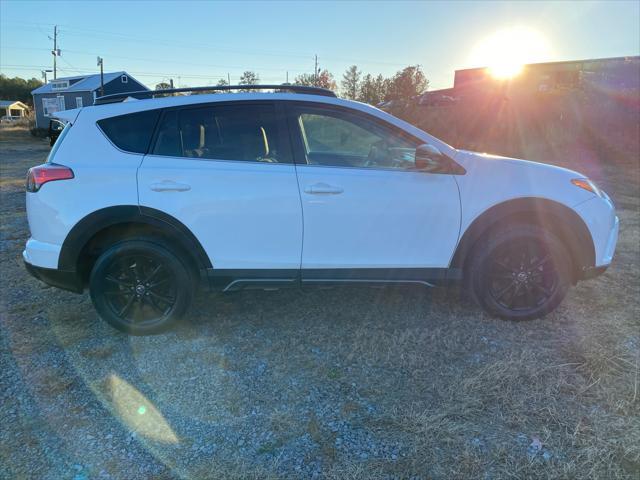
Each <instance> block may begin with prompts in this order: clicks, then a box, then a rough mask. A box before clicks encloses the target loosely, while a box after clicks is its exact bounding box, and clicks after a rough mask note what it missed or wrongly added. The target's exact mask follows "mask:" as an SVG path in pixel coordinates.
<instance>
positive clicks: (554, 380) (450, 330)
mask: <svg viewBox="0 0 640 480" xmlns="http://www.w3.org/2000/svg"><path fill="white" fill-rule="evenodd" d="M48 150H49V148H48V145H47V142H46V141H45V140H41V139H35V138H32V137H30V136H28V135H27V134H26V132H24V131H19V130H4V131H0V168H1V172H0V173H1V177H0V209H1V222H2V223H1V226H0V233H1V237H0V241H1V249H0V257H1V268H2V271H1V275H0V282H1V284H0V287H1V288H0V294H1V303H0V327H1V334H2V335H1V338H0V399H1V403H0V425H1V428H0V478H38V479H49V478H50V479H65V478H68V479H89V478H105V479H108V478H114V479H115V478H117V479H120V478H122V479H139V478H140V479H142V478H156V479H173V478H216V479H218V478H363V479H365V478H366V479H370V478H416V479H421V478H470V477H473V478H487V479H489V478H638V475H639V474H640V392H639V391H638V362H639V359H640V323H639V320H638V319H639V318H640V311H639V310H640V309H639V305H638V298H639V296H638V294H640V281H639V275H638V261H639V254H640V245H639V239H640V236H639V225H638V223H639V217H640V215H639V210H638V207H639V195H638V185H639V183H638V165H637V155H636V156H635V157H630V159H629V161H628V163H625V164H623V166H622V167H618V168H617V169H615V172H616V173H615V174H613V173H611V172H613V171H614V169H613V168H609V169H607V168H601V169H599V173H600V174H599V176H597V177H596V178H598V180H600V181H601V183H602V184H603V185H604V186H605V188H607V189H608V191H610V192H611V193H612V196H613V198H614V200H615V201H616V204H617V205H618V208H619V213H620V217H621V222H622V232H621V238H620V244H619V249H618V255H617V257H616V260H615V262H614V265H613V266H612V268H610V269H609V271H608V272H607V273H606V274H605V275H604V276H602V277H600V278H598V279H595V280H593V281H590V282H584V283H581V284H580V285H579V286H578V287H576V288H574V289H572V291H571V292H570V294H569V296H568V298H567V300H566V301H565V302H564V303H563V305H561V307H560V308H559V309H558V310H557V311H556V312H554V313H553V314H551V315H549V316H548V317H547V318H545V319H542V320H536V321H532V322H527V323H509V322H503V321H499V320H496V319H492V318H489V317H487V316H486V315H484V314H483V313H481V312H480V311H479V310H478V309H477V308H476V307H475V306H473V305H471V304H470V303H468V302H467V301H465V300H463V299H461V295H460V293H459V292H457V291H456V290H445V289H434V290H423V289H420V288H416V289H403V290H399V289H391V288H386V289H363V288H344V289H326V290H320V289H318V290H300V291H298V290H284V291H277V292H240V293H234V294H228V295H209V294H207V295H205V294H203V295H201V296H200V297H199V298H198V301H197V302H196V306H195V308H194V309H193V311H192V312H191V314H190V316H189V318H188V319H187V320H186V321H185V322H183V324H182V325H180V326H179V327H178V328H176V329H175V330H174V331H172V332H169V333H167V334H163V335H158V336H153V337H145V338H137V337H128V336H125V335H123V334H120V333H118V332H116V331H114V330H112V329H111V328H109V327H108V326H107V325H105V324H103V323H102V322H101V321H100V320H99V319H98V318H97V316H96V314H95V312H94V310H93V308H92V306H91V303H90V300H89V298H88V295H86V294H85V295H75V294H72V293H67V292H63V291H61V290H57V289H54V288H49V287H47V286H45V285H44V284H42V283H40V282H38V281H37V280H35V279H33V278H31V277H30V276H29V275H28V274H27V273H26V272H25V270H24V268H23V266H22V260H21V251H22V249H23V246H24V242H25V240H26V238H27V237H28V227H27V222H26V217H25V210H24V189H23V182H24V176H25V172H26V170H27V168H28V167H29V166H31V165H34V164H37V163H40V162H41V161H42V160H43V159H44V157H45V156H46V154H47V152H48ZM625 165H626V166H625Z"/></svg>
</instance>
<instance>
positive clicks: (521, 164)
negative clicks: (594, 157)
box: [456, 150, 586, 178]
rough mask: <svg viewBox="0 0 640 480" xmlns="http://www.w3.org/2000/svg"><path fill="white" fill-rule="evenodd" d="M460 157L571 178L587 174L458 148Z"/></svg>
mask: <svg viewBox="0 0 640 480" xmlns="http://www.w3.org/2000/svg"><path fill="white" fill-rule="evenodd" d="M458 157H464V158H466V159H468V160H471V161H474V160H475V161H478V162H486V163H488V164H491V163H494V164H495V163H496V162H499V164H500V165H511V166H515V167H516V168H522V169H528V170H533V169H536V170H539V171H540V172H543V171H544V172H545V173H547V174H549V175H554V174H555V175H561V176H563V177H567V176H568V177H570V178H586V177H585V175H583V174H581V173H580V172H576V171H574V170H570V169H568V168H564V167H558V166H557V165H550V164H548V163H541V162H535V161H533V160H524V159H522V158H513V157H503V156H501V155H493V154H490V153H483V152H474V151H471V150H458V152H457V155H456V159H458Z"/></svg>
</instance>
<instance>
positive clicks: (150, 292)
mask: <svg viewBox="0 0 640 480" xmlns="http://www.w3.org/2000/svg"><path fill="white" fill-rule="evenodd" d="M192 287H193V282H192V281H191V276H190V274H189V271H188V270H187V268H186V267H185V266H184V264H183V262H181V261H180V259H179V258H178V257H177V256H176V255H175V254H173V253H172V252H171V251H170V250H169V249H168V248H166V247H165V246H162V245H159V244H157V243H154V242H151V241H140V240H133V241H126V242H122V243H119V244H117V245H115V246H113V247H112V248H110V249H109V250H107V251H106V252H105V253H103V254H102V255H101V256H100V257H99V258H98V260H97V262H96V264H95V265H94V268H93V270H92V272H91V278H90V282H89V288H90V292H91V299H92V301H93V303H94V306H95V307H96V310H97V311H98V313H99V314H100V316H101V317H102V318H103V319H104V320H106V321H107V322H108V323H110V324H111V325H112V326H114V327H115V328H117V329H119V330H121V331H124V332H127V333H131V334H134V335H145V334H150V333H158V332H160V331H164V330H166V329H167V328H169V326H170V325H172V324H173V323H174V322H175V321H176V320H177V319H178V318H179V317H180V316H181V315H182V314H183V313H184V312H185V310H186V309H187V307H188V305H189V303H190V301H191V296H192V290H193V288H192Z"/></svg>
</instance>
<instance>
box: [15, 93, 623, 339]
mask: <svg viewBox="0 0 640 480" xmlns="http://www.w3.org/2000/svg"><path fill="white" fill-rule="evenodd" d="M230 88H234V87H230ZM235 88H238V87H235ZM240 88H243V89H247V88H248V87H246V86H242V87H240ZM253 88H256V87H253ZM260 88H267V87H264V86H263V87H260ZM268 88H271V89H273V90H274V91H273V92H266V93H255V92H249V93H246V92H245V93H224V94H202V95H188V96H185V95H179V96H164V97H163V98H153V96H154V95H158V92H140V93H139V94H133V96H134V97H138V98H139V99H131V98H126V99H125V98H124V97H125V96H124V95H120V96H118V95H115V96H109V97H103V98H100V99H98V100H97V101H96V105H93V106H89V107H84V108H80V109H75V110H69V111H65V112H59V113H58V114H57V116H58V117H59V118H60V119H62V120H64V121H65V122H67V125H66V127H65V129H64V131H63V132H62V134H61V135H60V137H59V139H58V141H57V142H56V144H55V145H54V147H53V149H52V150H51V154H50V155H49V158H48V160H47V163H45V164H43V165H40V166H37V167H34V168H32V169H31V170H29V173H28V178H27V194H26V197H27V212H28V217H29V226H30V229H31V238H30V239H29V240H28V242H27V245H26V248H25V250H24V253H23V256H24V260H25V262H26V266H27V268H28V270H29V271H30V272H31V273H32V274H33V275H35V276H36V277H37V278H39V279H41V280H43V281H45V282H47V283H50V284H52V285H55V286H58V287H61V288H65V289H68V290H72V291H75V292H82V291H83V290H84V288H85V287H86V286H88V288H89V291H90V293H91V299H92V300H93V303H94V305H95V307H96V309H97V311H98V313H99V314H100V316H101V317H102V318H103V319H104V320H106V321H107V322H109V323H110V324H111V325H113V326H114V327H116V328H118V329H120V330H123V331H126V332H129V333H132V334H147V333H154V332H158V331H161V330H164V329H166V328H167V327H168V326H170V325H171V324H172V323H173V322H175V321H176V320H177V319H178V318H180V316H181V315H183V314H184V313H185V311H186V310H187V308H188V306H189V304H190V302H191V299H192V296H193V293H194V291H195V290H196V289H197V286H198V285H200V284H202V285H204V286H206V287H207V288H208V289H212V290H222V291H231V290H239V289H248V288H261V289H272V288H282V287H291V286H306V285H330V284H331V285H335V284H339V285H344V284H353V283H356V284H373V285H380V284H396V285H398V284H421V285H425V286H434V285H443V284H446V283H449V282H455V281H464V282H465V285H466V287H467V288H468V289H469V291H470V292H471V295H472V296H473V298H474V299H475V300H476V301H477V302H478V303H479V304H480V305H481V306H482V307H483V308H484V309H485V310H486V311H487V312H489V313H491V314H493V315H497V316H500V317H504V318H509V319H531V318H537V317H540V316H542V315H544V314H546V313H548V312H550V311H551V310H553V309H554V308H555V307H556V306H557V305H558V304H559V303H560V302H561V301H562V299H563V297H564V295H565V293H566V292H567V288H568V286H569V285H570V284H572V283H573V284H575V283H576V282H577V281H578V280H582V279H586V278H589V277H592V276H595V275H597V274H599V273H601V272H603V271H604V270H605V269H606V267H607V266H608V265H609V264H610V263H611V259H612V257H613V253H614V250H615V246H616V242H617V237H618V218H617V217H616V215H615V211H614V207H613V204H612V202H611V200H610V199H609V197H608V196H607V195H606V194H605V193H604V192H603V191H601V190H599V189H598V188H597V187H596V186H595V185H594V184H593V183H592V182H590V181H589V180H588V179H587V178H585V177H584V176H583V175H580V174H579V173H576V172H573V171H570V170H565V169H563V168H558V167H554V166H550V165H544V164H539V163H533V162H528V161H523V160H515V159H511V158H502V157H496V156H491V155H485V154H478V153H473V152H468V151H463V150H457V149H455V148H453V147H451V146H449V145H447V144H445V143H443V142H442V141H440V140H438V139H437V138H434V137H432V136H431V135H429V134H427V133H425V132H423V131H422V130H419V129H418V128H416V127H414V126H412V125H410V124H408V123H406V122H404V121H402V120H399V119H397V118H395V117H393V116H391V115H388V114H387V113H384V112H382V111H380V110H378V109H376V108H373V107H370V106H368V105H364V104H361V103H357V102H352V101H346V100H341V99H338V98H335V95H334V94H333V93H332V92H329V91H326V90H322V89H317V88H312V87H294V86H279V87H278V86H276V87H274V86H271V87H268ZM192 90H197V89H192ZM209 90H211V89H209ZM162 93H163V94H166V93H167V92H162ZM197 93H202V92H197ZM127 95H132V94H127ZM146 97H152V98H146ZM122 100H127V101H122ZM129 100H131V101H129Z"/></svg>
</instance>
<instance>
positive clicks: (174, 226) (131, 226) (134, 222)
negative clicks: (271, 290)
mask: <svg viewBox="0 0 640 480" xmlns="http://www.w3.org/2000/svg"><path fill="white" fill-rule="evenodd" d="M145 229H146V230H147V231H153V232H156V233H159V234H161V235H162V237H163V239H165V240H167V241H169V242H170V243H172V244H173V245H176V246H177V247H178V248H179V249H180V250H181V251H182V252H183V253H184V254H186V255H188V258H189V259H190V261H191V262H192V263H193V266H194V267H195V268H196V269H197V270H198V271H200V273H201V274H203V273H204V271H206V269H208V268H212V265H211V260H210V259H209V256H208V255H207V254H206V252H205V250H204V248H203V247H202V245H201V244H200V242H199V241H198V239H197V238H196V237H195V235H194V234H193V233H192V232H191V230H189V228H187V227H186V226H185V225H184V224H183V223H182V222H180V221H179V220H178V219H176V218H175V217H172V216H171V215H168V214H166V213H164V212H161V211H160V210H156V209H153V208H149V207H139V206H138V205H118V206H113V207H107V208H103V209H100V210H96V211H95V212H92V213H90V214H89V215H87V216H86V217H84V218H83V219H82V220H80V221H79V222H78V223H77V224H76V225H75V226H74V227H73V228H72V229H71V231H70V232H69V234H68V235H67V237H66V238H65V240H64V242H63V244H62V248H61V251H60V257H59V259H58V269H59V270H63V271H69V272H77V273H78V274H81V275H83V276H85V275H86V272H84V271H83V270H85V269H84V268H83V266H82V265H81V263H82V260H83V258H84V256H85V255H87V253H88V252H87V249H88V247H89V246H90V245H91V244H92V242H93V241H94V240H95V239H98V238H100V237H101V236H103V235H105V234H106V233H107V232H111V233H113V234H114V235H116V236H117V235H120V238H124V237H126V236H136V235H137V234H139V233H140V232H143V231H144V230H145Z"/></svg>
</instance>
